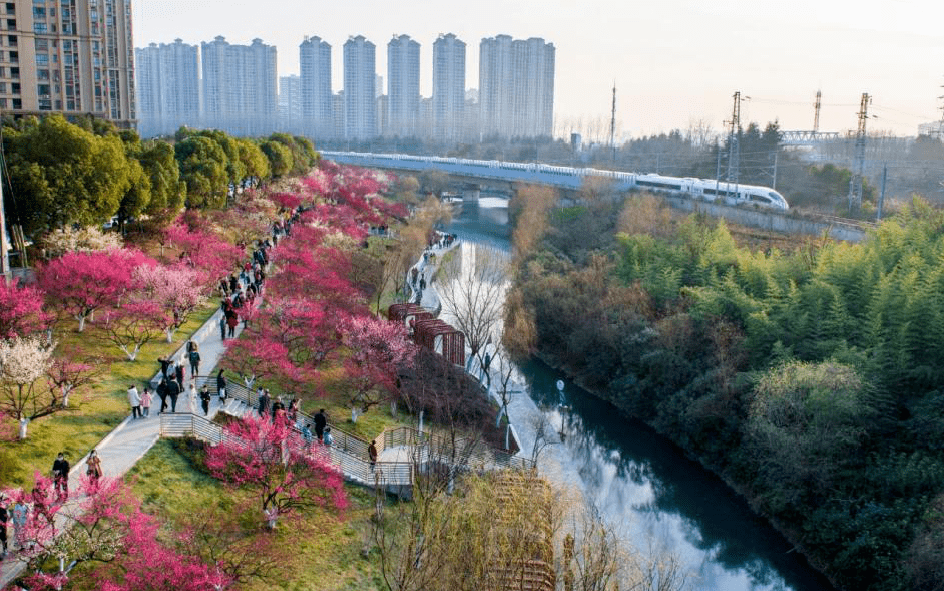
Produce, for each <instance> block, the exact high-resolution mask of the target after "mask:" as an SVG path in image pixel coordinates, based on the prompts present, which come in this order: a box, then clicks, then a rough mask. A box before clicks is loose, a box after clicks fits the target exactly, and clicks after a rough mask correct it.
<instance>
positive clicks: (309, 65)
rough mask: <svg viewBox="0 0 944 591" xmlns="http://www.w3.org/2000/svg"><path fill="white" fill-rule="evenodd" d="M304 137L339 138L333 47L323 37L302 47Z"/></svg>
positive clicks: (303, 43)
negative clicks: (335, 123)
mask: <svg viewBox="0 0 944 591" xmlns="http://www.w3.org/2000/svg"><path fill="white" fill-rule="evenodd" d="M299 63H300V67H301V102H302V116H303V122H302V134H303V135H305V136H307V137H311V138H314V139H320V138H331V137H335V129H334V108H333V100H334V99H333V97H332V91H331V46H330V45H328V44H327V43H326V42H324V41H322V40H321V38H320V37H305V40H304V41H303V42H302V44H301V45H299Z"/></svg>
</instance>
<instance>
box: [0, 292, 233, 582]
mask: <svg viewBox="0 0 944 591" xmlns="http://www.w3.org/2000/svg"><path fill="white" fill-rule="evenodd" d="M221 313H222V311H221V310H217V311H216V313H214V314H213V315H212V316H211V317H210V318H209V319H208V320H207V321H206V323H204V324H203V325H202V326H201V327H200V328H199V329H197V331H196V332H195V333H194V334H193V335H192V336H191V338H190V339H184V340H181V341H180V343H181V346H180V348H179V349H178V350H177V351H176V352H175V353H174V355H173V359H174V361H175V362H176V361H182V360H183V356H184V355H185V351H186V343H187V341H188V340H193V341H195V342H196V343H197V344H198V345H199V351H200V369H201V374H204V375H206V374H209V373H210V371H211V370H212V369H213V368H215V367H216V364H217V363H219V360H220V358H221V357H222V355H223V352H224V350H225V348H226V347H225V342H224V341H223V340H222V339H221V338H220V328H219V316H220V314H221ZM242 329H243V327H242V324H240V325H239V326H237V327H236V336H237V337H238V336H239V334H240V333H241V332H242ZM177 338H178V339H179V338H180V335H179V334H178V335H177ZM227 340H229V339H227ZM156 364H157V361H156V360H155V365H156ZM184 366H185V367H186V372H185V376H184V381H185V382H187V381H188V380H189V379H190V364H189V363H187V362H184ZM158 373H159V372H158ZM152 383H154V384H156V383H157V382H154V381H153V380H152ZM168 402H169V401H168ZM160 408H161V400H160V398H158V397H157V395H156V394H155V395H154V397H153V400H152V402H151V410H150V416H149V417H145V418H143V419H132V418H131V416H130V415H129V416H128V417H127V418H125V420H124V421H122V422H121V423H120V424H119V425H118V426H117V427H115V429H114V430H112V432H111V433H109V434H108V435H106V436H105V437H104V438H103V439H102V440H101V442H99V444H98V445H97V446H96V447H95V449H96V450H97V452H98V456H99V458H100V459H101V461H102V472H104V476H105V477H106V478H117V477H120V476H124V474H125V473H127V472H128V471H129V470H130V469H131V468H132V467H133V466H134V465H135V464H136V463H137V462H138V460H140V459H141V458H142V457H144V454H146V453H147V452H148V450H150V449H151V447H153V446H154V444H155V443H156V442H157V440H158V431H159V429H160V415H159V414H158V411H159V410H160ZM218 409H219V401H218V400H217V398H216V397H215V396H214V397H213V398H212V399H211V401H210V418H212V417H213V416H214V415H215V414H216V412H217V410H218ZM202 410H203V409H201V408H200V403H199V400H196V401H191V400H189V396H188V395H187V393H186V392H184V393H182V394H181V395H180V396H179V397H178V398H177V411H178V412H196V413H198V414H201V415H202ZM168 412H170V409H168ZM87 458H88V456H86V457H84V458H82V459H81V460H79V461H77V462H75V464H73V466H72V469H71V470H70V471H69V482H70V483H71V484H72V487H73V488H74V487H75V486H77V485H78V483H79V481H80V479H81V478H82V475H84V474H85V467H86V466H85V461H86V459H87ZM69 507H70V505H69V504H67V508H69ZM65 521H67V519H63V522H65ZM58 528H59V526H58V522H57V529H58ZM11 529H12V526H11ZM25 567H26V564H25V563H24V562H22V561H20V560H18V559H15V558H13V557H12V556H11V557H8V558H7V559H6V560H4V561H3V562H2V563H0V589H3V588H5V587H6V585H8V584H9V583H10V582H11V581H13V579H15V578H16V577H18V576H19V575H20V574H21V573H22V571H23V569H24V568H25Z"/></svg>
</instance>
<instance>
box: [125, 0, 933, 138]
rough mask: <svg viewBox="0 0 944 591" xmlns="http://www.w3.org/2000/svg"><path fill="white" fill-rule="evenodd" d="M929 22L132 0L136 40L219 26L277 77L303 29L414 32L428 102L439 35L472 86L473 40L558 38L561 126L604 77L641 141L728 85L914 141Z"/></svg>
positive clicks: (385, 37) (785, 117)
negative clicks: (271, 65) (458, 42)
mask: <svg viewBox="0 0 944 591" xmlns="http://www.w3.org/2000/svg"><path fill="white" fill-rule="evenodd" d="M938 16H944V7H939V6H932V5H921V4H919V3H917V2H910V1H897V2H896V1H891V2H877V1H865V2H857V3H855V4H852V3H850V2H838V3H833V5H830V4H829V3H821V2H820V3H817V2H813V1H812V0H796V1H793V2H786V1H782V0H773V1H770V2H765V3H762V4H750V3H747V2H743V1H737V0H721V1H719V2H714V3H711V5H710V6H709V5H703V4H701V3H697V2H694V1H693V0H673V1H669V2H665V3H661V4H660V5H658V6H655V5H646V6H632V7H627V6H625V5H623V4H621V3H617V2H611V1H608V0H588V1H587V2H583V3H580V4H579V5H578V4H575V3H567V2H562V1H557V0H549V1H547V2H540V3H538V2H533V1H531V0H524V1H522V2H518V3H515V4H513V5H511V4H508V3H498V2H495V1H494V0H483V1H482V2H480V3H477V4H476V5H475V6H458V7H450V8H449V9H448V10H447V9H446V8H445V7H443V6H441V5H440V4H438V3H433V2H426V1H422V2H417V1H414V2H410V3H407V4H405V5H403V6H398V7H397V10H391V9H390V8H389V6H387V5H384V4H381V3H379V2H373V1H363V0H355V1H354V2H348V3H345V4H343V5H338V7H337V8H336V9H328V10H324V9H315V8H310V9H309V8H307V7H304V6H302V5H297V4H295V3H289V2H283V1H282V0H273V1H272V2H270V3H269V4H268V5H267V10H266V11H264V12H259V11H258V10H257V9H256V7H255V6H254V5H250V3H249V2H247V1H245V0H228V1H225V2H224V1H223V0H204V1H202V2H200V3H192V2H187V3H185V2H181V1H179V0H167V1H163V2H157V1H156V0H137V1H136V2H135V5H134V13H133V18H134V27H135V28H134V31H135V38H136V43H135V45H136V46H139V47H140V46H145V45H147V44H148V43H150V42H151V41H154V42H158V43H160V42H165V43H169V42H172V41H173V39H174V38H176V37H181V38H183V39H184V41H185V42H188V43H199V42H201V41H205V40H208V39H212V38H213V37H215V36H216V35H225V36H226V37H227V39H229V40H231V42H233V43H247V42H249V41H251V39H252V38H254V37H260V38H262V39H264V40H265V42H266V43H270V44H274V45H276V46H278V47H279V49H280V51H279V73H280V75H289V74H292V73H298V71H299V70H298V55H297V53H298V52H297V51H295V48H297V47H298V44H299V43H300V42H301V41H302V39H303V38H304V36H305V35H309V36H314V35H318V36H320V37H321V38H322V39H324V40H326V41H327V42H328V43H330V44H331V45H332V46H333V47H336V48H340V47H341V46H342V45H343V43H344V42H345V41H346V40H347V39H348V38H349V37H350V36H355V35H363V36H364V37H366V38H367V39H369V40H370V41H371V42H373V43H374V44H376V45H378V46H383V45H386V43H387V42H388V41H389V40H390V39H391V38H392V37H393V36H394V35H398V34H409V35H410V36H411V37H412V38H413V39H415V40H417V41H418V42H420V44H421V45H422V46H423V49H422V58H421V59H422V67H421V80H420V92H421V94H422V95H423V96H430V94H431V90H432V72H431V67H430V59H429V58H430V57H431V49H432V43H433V42H434V40H435V39H436V38H437V37H438V35H439V34H441V33H454V34H455V35H456V36H457V37H459V38H460V39H462V40H463V41H465V42H466V43H467V44H468V45H469V48H470V51H468V52H467V64H466V80H467V84H466V86H467V87H474V86H475V85H476V84H475V83H474V82H473V81H476V80H478V70H479V67H478V51H477V48H478V45H479V43H480V41H481V39H483V38H488V37H493V36H495V35H498V34H508V35H510V36H512V37H514V38H529V37H542V38H544V39H545V40H547V41H548V42H550V43H553V44H554V45H555V47H556V48H557V58H558V59H557V79H556V84H555V97H554V99H555V101H554V102H555V117H556V120H557V125H558V127H560V125H561V122H562V121H564V120H566V119H569V118H570V119H575V118H577V117H582V119H583V120H584V122H586V121H588V120H590V119H593V118H598V119H601V120H605V121H606V122H607V123H608V121H609V111H610V100H611V91H612V86H613V82H614V80H615V82H616V86H617V119H618V121H619V122H620V127H621V130H622V133H623V134H626V133H628V134H632V135H633V136H637V137H638V136H639V135H642V134H649V133H656V132H659V131H669V130H671V129H673V128H683V129H684V128H685V127H687V126H688V124H689V123H690V122H693V121H699V120H702V121H704V122H706V123H708V124H710V125H711V127H712V128H713V129H714V130H715V131H720V130H721V129H722V126H723V121H724V120H725V119H728V118H730V114H731V95H733V94H734V92H735V91H737V90H740V91H742V92H743V93H744V94H745V95H747V96H751V97H752V100H751V101H748V102H746V103H745V104H744V105H743V112H742V119H743V120H745V121H757V122H759V123H761V124H763V123H766V122H767V121H769V120H773V119H774V118H778V117H779V119H780V121H781V124H782V126H783V127H784V128H788V129H809V128H811V127H812V124H813V103H814V99H815V95H816V91H817V90H818V89H821V90H822V92H823V110H822V115H821V124H820V127H821V129H826V130H834V131H845V130H848V129H854V128H855V125H856V111H857V110H858V104H859V97H860V96H861V93H862V92H869V93H870V94H871V95H872V96H873V107H872V109H871V112H872V113H873V114H874V115H877V117H878V118H876V119H874V120H870V121H869V128H870V129H891V130H893V131H895V132H897V133H901V134H907V135H914V134H915V133H916V131H917V126H918V125H919V124H920V123H923V122H927V121H931V120H937V119H940V116H941V112H940V111H939V110H937V108H938V107H939V106H940V102H939V101H938V100H937V97H938V96H939V95H941V94H942V92H941V88H940V85H941V84H942V83H944V76H942V74H944V46H942V44H941V43H940V41H939V33H938V32H937V30H936V29H937V27H936V25H935V24H934V23H935V22H937V18H936V17H938ZM732 40H733V41H732ZM340 53H341V52H340V51H335V52H334V55H333V56H332V66H333V68H332V69H333V86H334V88H335V89H339V88H342V87H343V84H342V81H341V75H342V74H341V73H342V71H343V69H342V67H341V56H340ZM386 59H387V56H386V52H385V51H378V52H377V64H376V66H377V72H378V74H385V73H386V70H387V64H386ZM607 127H608V126H607ZM618 133H619V130H618Z"/></svg>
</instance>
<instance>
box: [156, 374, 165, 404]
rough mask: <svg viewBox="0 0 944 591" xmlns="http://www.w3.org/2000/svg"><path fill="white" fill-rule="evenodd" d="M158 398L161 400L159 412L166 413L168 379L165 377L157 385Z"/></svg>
mask: <svg viewBox="0 0 944 591" xmlns="http://www.w3.org/2000/svg"><path fill="white" fill-rule="evenodd" d="M157 397H158V398H160V399H161V410H160V411H158V412H164V411H165V410H167V378H165V377H162V378H161V382H160V383H159V384H158V385H157Z"/></svg>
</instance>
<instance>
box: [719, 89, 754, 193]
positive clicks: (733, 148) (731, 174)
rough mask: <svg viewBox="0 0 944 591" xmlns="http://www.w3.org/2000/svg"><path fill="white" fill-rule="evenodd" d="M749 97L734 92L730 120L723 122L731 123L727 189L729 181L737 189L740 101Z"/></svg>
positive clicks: (739, 153)
mask: <svg viewBox="0 0 944 591" xmlns="http://www.w3.org/2000/svg"><path fill="white" fill-rule="evenodd" d="M749 98H750V97H747V96H745V97H743V98H742V97H741V91H740V90H738V91H737V92H735V93H734V109H733V110H732V112H731V121H725V123H730V124H731V130H730V131H729V132H728V175H727V178H726V179H725V180H727V181H728V189H729V190H730V185H731V183H734V185H735V191H737V184H738V176H739V174H740V168H741V166H740V164H741V163H740V160H741V101H744V100H747V99H749Z"/></svg>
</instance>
